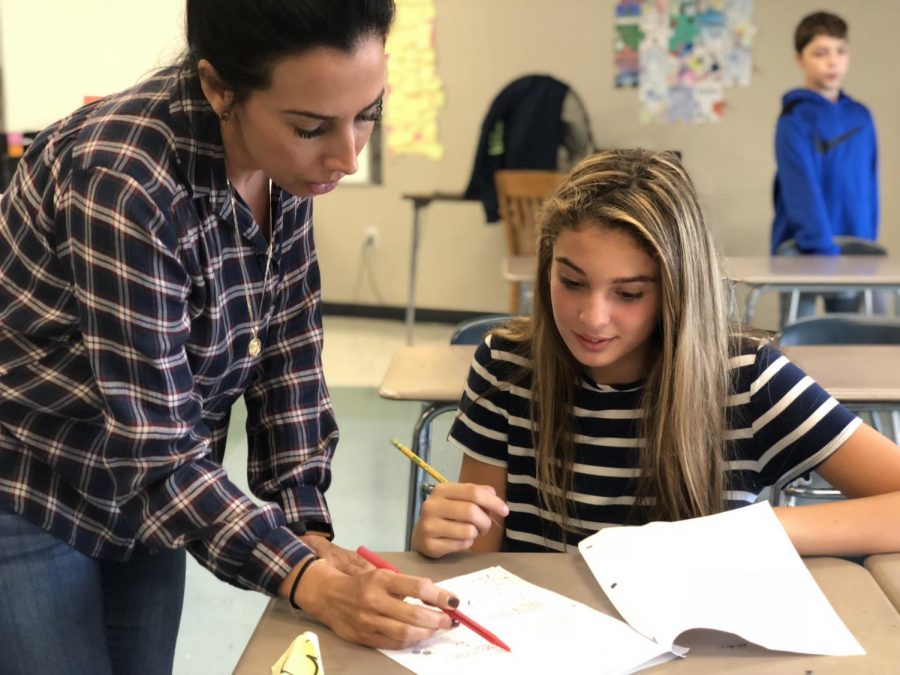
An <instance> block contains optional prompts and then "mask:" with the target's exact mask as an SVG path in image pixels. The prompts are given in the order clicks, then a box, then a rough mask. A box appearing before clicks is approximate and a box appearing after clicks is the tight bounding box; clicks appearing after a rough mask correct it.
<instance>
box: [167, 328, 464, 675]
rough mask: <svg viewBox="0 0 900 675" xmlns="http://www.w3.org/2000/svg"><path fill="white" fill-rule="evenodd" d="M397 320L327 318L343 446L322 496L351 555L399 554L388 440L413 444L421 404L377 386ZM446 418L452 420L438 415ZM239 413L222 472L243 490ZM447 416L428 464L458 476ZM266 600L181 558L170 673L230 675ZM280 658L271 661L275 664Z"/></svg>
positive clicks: (400, 510) (400, 469)
mask: <svg viewBox="0 0 900 675" xmlns="http://www.w3.org/2000/svg"><path fill="white" fill-rule="evenodd" d="M452 331H453V328H452V326H446V325H418V326H416V332H415V341H416V343H417V344H418V343H424V342H447V341H449V339H450V334H451V333H452ZM405 336H406V334H405V328H404V325H403V324H402V323H400V322H393V321H374V320H361V319H345V318H330V317H326V319H325V352H324V368H325V377H326V381H327V382H328V384H329V389H330V391H331V396H332V401H333V403H334V409H335V414H336V416H337V421H338V424H339V425H340V429H341V441H340V443H339V445H338V451H337V453H336V455H335V459H334V464H333V467H332V468H333V482H332V486H331V488H330V489H329V491H328V493H327V497H328V502H329V506H330V508H331V512H332V517H333V519H334V523H335V541H336V542H337V543H338V544H341V545H343V546H346V547H348V548H355V547H356V546H358V545H360V544H365V545H366V546H368V547H370V548H372V549H374V550H382V551H386V550H401V549H402V548H403V546H404V536H405V526H406V501H407V481H408V477H409V462H408V461H407V460H406V459H404V458H403V456H402V455H401V454H400V453H398V452H397V451H396V450H394V449H393V448H391V446H390V444H389V440H390V439H391V438H392V437H394V436H396V437H398V438H400V439H401V440H402V439H406V440H407V441H409V440H410V439H411V434H412V428H413V424H414V423H415V420H416V417H417V415H418V413H419V409H420V408H419V405H418V404H415V403H404V402H398V401H386V400H383V399H380V398H379V397H378V393H377V389H378V385H379V384H380V382H381V378H382V376H383V375H384V373H385V371H386V370H387V366H388V364H389V362H390V358H391V355H392V354H393V353H394V351H395V350H396V349H398V348H399V347H401V346H402V345H403V344H405ZM445 417H446V418H449V417H450V416H449V415H448V416H445ZM244 418H245V414H244V410H243V407H242V406H237V407H236V409H235V410H234V413H233V415H232V422H231V424H232V428H231V433H230V434H229V444H228V450H227V451H226V457H225V468H226V469H227V470H228V474H229V476H230V477H231V479H232V480H234V481H235V483H237V484H238V485H241V486H242V487H244V489H245V490H246V477H245V475H244V467H245V462H246V453H247V447H246V442H244V440H243V438H244V433H243V425H244ZM449 421H450V420H449V419H443V420H439V421H438V424H437V425H436V427H435V433H434V438H435V439H436V443H435V449H434V450H435V454H434V455H433V457H434V462H435V464H436V465H437V466H438V467H439V468H440V469H441V471H442V472H446V473H447V474H448V475H455V474H456V471H457V467H458V462H459V458H458V455H457V453H456V452H455V451H454V450H452V449H450V448H449V447H448V446H447V445H446V444H443V443H441V442H440V440H439V439H441V438H445V437H446V430H447V428H448V426H449ZM267 602H268V598H266V597H264V596H262V595H260V594H258V593H253V592H249V591H242V590H239V589H236V588H234V587H232V586H229V585H228V584H225V583H223V582H221V581H219V580H218V579H216V578H215V577H213V575H212V574H210V573H209V572H207V571H206V570H205V569H203V568H202V567H201V566H200V565H199V564H197V563H196V562H194V560H193V559H191V558H189V560H188V574H187V590H186V593H185V603H184V613H183V615H182V619H181V628H180V632H179V635H178V646H177V649H176V654H175V670H174V672H175V674H176V675H197V674H199V673H203V674H204V675H207V674H209V675H219V674H222V675H227V674H228V673H230V672H231V671H232V670H233V668H234V665H235V663H236V662H237V660H238V658H239V657H240V655H241V652H242V651H243V648H244V645H245V644H246V643H247V640H248V639H249V637H250V634H251V633H252V631H253V628H254V626H255V625H256V622H257V620H258V618H259V615H260V613H261V612H262V610H263V608H264V607H265V605H266V603H267ZM277 656H278V655H277V654H276V655H273V659H272V660H273V662H274V660H275V658H276V657H277Z"/></svg>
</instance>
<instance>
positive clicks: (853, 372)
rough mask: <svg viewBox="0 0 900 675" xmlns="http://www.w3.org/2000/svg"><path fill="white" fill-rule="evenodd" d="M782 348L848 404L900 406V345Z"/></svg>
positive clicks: (811, 375) (829, 390) (827, 388)
mask: <svg viewBox="0 0 900 675" xmlns="http://www.w3.org/2000/svg"><path fill="white" fill-rule="evenodd" d="M781 351H782V352H783V353H784V354H785V356H787V357H788V358H789V359H791V361H793V362H795V363H796V364H797V365H798V366H800V367H801V368H802V369H803V370H804V371H805V372H806V373H807V374H808V375H809V376H810V377H812V378H813V379H814V380H815V381H816V382H818V383H819V384H821V385H822V387H824V388H825V390H826V391H828V393H829V394H831V395H832V396H834V397H835V398H836V399H837V400H839V401H840V402H841V403H844V404H846V405H851V406H852V405H862V404H865V405H868V404H887V405H893V406H897V405H900V345H897V346H894V345H867V346H861V345H860V346H856V345H815V346H812V345H810V346H797V347H783V348H781Z"/></svg>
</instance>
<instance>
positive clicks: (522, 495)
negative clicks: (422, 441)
mask: <svg viewBox="0 0 900 675" xmlns="http://www.w3.org/2000/svg"><path fill="white" fill-rule="evenodd" d="M517 347H518V348H517ZM521 351H522V350H521V345H515V344H514V343H512V342H510V341H508V340H505V339H503V338H501V337H498V336H496V335H495V336H489V337H488V338H486V339H485V342H483V343H482V344H481V345H480V346H479V347H478V349H477V350H476V352H475V358H474V361H473V363H472V368H471V370H470V371H469V378H468V383H467V386H466V390H465V393H464V394H463V399H462V402H461V403H460V413H459V414H458V416H457V418H456V420H455V421H454V423H453V426H452V427H451V429H450V440H451V442H452V443H454V444H455V445H457V446H458V447H460V448H461V449H462V450H463V451H464V452H465V453H466V454H468V455H470V456H471V457H473V458H474V459H477V460H479V461H481V462H484V463H486V464H491V465H494V466H498V467H502V468H504V469H506V471H507V479H506V481H507V483H506V490H507V494H506V500H507V503H508V505H509V509H510V513H509V516H508V517H507V519H506V534H505V541H504V544H505V546H506V547H507V548H508V549H509V550H511V551H542V550H565V545H564V544H563V541H564V538H563V536H562V533H561V528H560V527H559V525H558V522H559V517H558V516H557V514H554V513H551V512H549V511H548V510H547V509H545V508H544V507H543V504H542V502H541V500H540V496H539V491H538V485H537V481H536V478H535V476H536V475H537V472H536V468H535V455H534V445H533V442H532V434H531V422H530V417H531V414H530V411H529V404H530V399H531V376H530V367H531V363H530V361H529V360H528V359H527V358H524V357H523V356H521ZM730 366H731V369H732V394H731V396H730V398H729V401H728V407H729V410H728V417H729V418H730V422H729V429H728V431H727V435H726V440H727V441H729V443H728V444H727V455H726V457H725V481H726V495H725V497H726V501H727V503H726V505H725V506H726V508H736V507H738V506H742V505H746V504H749V503H752V502H754V501H755V500H756V498H757V496H758V495H759V493H760V491H761V490H762V489H763V488H764V487H766V486H770V485H783V484H784V483H785V482H787V481H789V480H792V479H794V478H796V477H797V476H800V475H802V474H804V473H806V472H808V471H810V470H811V469H813V468H814V467H815V466H816V465H818V464H820V463H821V462H822V461H824V460H825V459H826V458H827V457H828V456H829V455H830V454H831V453H832V452H834V451H835V450H837V448H839V447H840V446H841V445H842V444H843V443H844V441H846V440H847V438H849V436H850V435H851V434H852V433H853V431H855V430H856V428H857V427H858V426H859V424H860V423H861V421H860V420H859V418H857V417H856V416H854V415H853V414H852V413H851V412H850V411H848V410H847V409H846V408H844V407H843V406H841V405H839V404H838V403H837V402H836V401H835V400H834V399H833V398H832V397H831V396H829V395H828V393H827V392H825V391H824V390H823V389H822V388H821V387H820V386H819V385H818V384H816V383H815V382H814V381H813V380H812V379H811V378H810V377H809V376H808V375H806V374H804V373H803V372H802V371H801V370H800V369H799V368H797V366H795V365H794V364H793V363H791V362H790V361H788V359H787V358H786V357H785V356H784V355H783V354H781V353H780V352H778V351H777V350H776V349H774V348H773V347H771V346H768V345H764V344H762V343H758V342H753V343H750V342H749V341H748V344H747V346H746V348H745V351H744V353H742V354H740V355H737V356H734V357H733V358H732V359H731V362H730ZM523 368H524V370H525V377H524V378H522V377H520V374H521V372H522V370H523ZM641 386H642V385H641V383H640V382H638V383H634V384H630V385H616V386H607V385H600V384H596V383H594V382H590V381H588V380H587V379H584V380H582V381H581V383H580V386H579V389H578V391H577V393H576V396H575V402H574V405H575V410H574V414H575V418H576V429H577V436H576V439H575V453H576V454H575V466H574V488H573V490H572V491H571V492H570V494H569V499H568V504H569V509H570V511H569V512H570V514H575V518H574V519H572V520H570V524H571V525H574V526H576V527H578V528H580V529H581V530H582V531H583V533H581V534H579V533H572V532H569V533H567V535H566V539H565V541H567V543H568V544H569V545H575V544H577V543H578V541H579V540H580V539H582V538H583V537H584V536H585V535H586V534H591V533H593V532H595V531H597V530H599V529H601V528H603V527H607V526H609V525H621V524H624V523H626V522H628V523H629V524H640V523H644V522H647V520H648V517H647V516H646V515H645V514H644V513H645V511H646V510H645V509H644V513H642V507H640V506H637V507H635V497H634V488H635V479H637V478H638V477H639V476H640V468H639V466H640V464H639V453H640V448H641V446H642V441H641V439H640V438H638V422H639V420H640V416H641V414H642V413H641V410H640V408H639V405H640V395H641Z"/></svg>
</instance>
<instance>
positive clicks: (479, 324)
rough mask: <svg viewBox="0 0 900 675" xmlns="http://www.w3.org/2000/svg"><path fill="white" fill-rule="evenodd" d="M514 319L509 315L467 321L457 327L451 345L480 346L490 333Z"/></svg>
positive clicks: (481, 317)
mask: <svg viewBox="0 0 900 675" xmlns="http://www.w3.org/2000/svg"><path fill="white" fill-rule="evenodd" d="M511 318H512V317H511V316H510V315H509V314H489V315H487V316H479V317H477V318H475V319H467V320H466V321H463V322H462V323H460V324H459V325H457V327H456V331H455V332H454V333H453V335H452V336H451V337H450V344H451V345H477V344H480V343H481V341H482V340H483V339H484V336H485V335H487V333H488V331H492V330H493V329H495V328H499V327H500V326H502V325H503V324H505V323H506V322H507V321H509V320H510V319H511Z"/></svg>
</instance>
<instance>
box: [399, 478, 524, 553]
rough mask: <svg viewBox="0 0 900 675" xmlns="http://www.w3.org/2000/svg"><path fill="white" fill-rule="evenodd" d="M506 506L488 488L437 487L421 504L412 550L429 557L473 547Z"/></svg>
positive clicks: (465, 485)
mask: <svg viewBox="0 0 900 675" xmlns="http://www.w3.org/2000/svg"><path fill="white" fill-rule="evenodd" d="M507 515H509V507H508V506H507V505H506V502H504V501H503V500H502V499H501V498H500V497H498V496H497V493H496V491H495V490H494V488H493V487H491V486H489V485H475V484H473V483H443V484H440V485H436V486H435V488H434V491H433V492H432V493H431V496H430V497H429V498H428V499H427V500H426V501H425V503H424V504H422V515H421V516H420V517H419V521H418V522H417V523H416V527H415V530H414V531H413V541H412V543H413V548H414V549H415V550H417V551H419V552H420V553H422V554H423V555H426V556H428V557H430V558H440V557H441V556H444V555H447V554H448V553H455V552H457V551H466V550H468V549H470V548H472V545H473V544H474V543H475V539H476V538H478V537H479V536H483V535H485V534H487V533H488V532H489V531H490V529H491V527H492V526H493V525H494V524H495V523H497V525H498V526H500V525H499V523H498V522H497V521H498V520H499V519H502V518H505V517H506V516H507Z"/></svg>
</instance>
